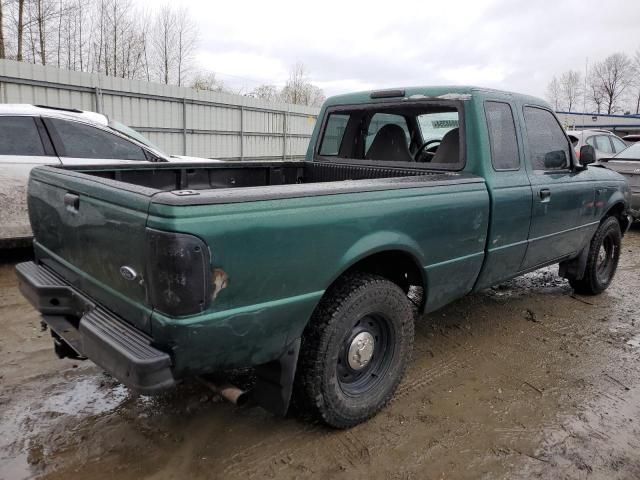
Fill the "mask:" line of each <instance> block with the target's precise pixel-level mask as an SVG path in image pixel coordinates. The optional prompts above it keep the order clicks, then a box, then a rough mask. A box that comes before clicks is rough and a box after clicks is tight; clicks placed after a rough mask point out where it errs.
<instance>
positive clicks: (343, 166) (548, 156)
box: [17, 87, 630, 428]
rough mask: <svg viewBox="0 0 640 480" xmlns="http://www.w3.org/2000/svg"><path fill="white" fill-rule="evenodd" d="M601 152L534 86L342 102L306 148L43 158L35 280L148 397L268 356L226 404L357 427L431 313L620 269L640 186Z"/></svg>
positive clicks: (61, 330) (22, 268) (40, 298)
mask: <svg viewBox="0 0 640 480" xmlns="http://www.w3.org/2000/svg"><path fill="white" fill-rule="evenodd" d="M594 160H595V152H594V151H593V147H591V146H589V145H585V146H583V147H582V149H581V152H580V162H578V160H577V158H576V155H575V152H574V151H573V148H572V145H571V142H570V140H569V139H568V137H567V135H566V134H565V132H564V130H563V129H562V126H561V125H560V123H559V122H558V120H557V118H556V116H555V114H554V113H553V111H552V110H551V108H550V107H549V106H548V105H547V104H546V103H545V102H544V101H542V100H539V99H537V98H534V97H530V96H526V95H520V94H515V93H508V92H502V91H495V90H487V89H481V88H473V87H414V88H405V89H396V90H381V91H372V92H361V93H355V94H349V95H342V96H336V97H333V98H330V99H328V100H327V101H326V102H325V104H324V105H323V107H322V109H321V112H320V115H319V117H318V121H317V124H316V126H315V130H314V132H313V136H312V138H311V141H310V144H309V147H308V151H307V155H306V160H305V161H303V162H266V163H264V162H263V163H239V162H236V163H221V164H196V163H194V164H188V163H184V164H170V163H128V164H122V163H121V164H114V165H89V166H81V165H73V166H66V165H60V166H38V167H36V168H34V169H33V170H32V171H31V175H30V179H29V186H28V207H29V215H30V222H31V226H32V229H33V233H34V242H33V245H34V249H35V260H34V261H33V262H27V263H22V264H19V265H18V266H17V273H18V277H19V280H20V288H21V291H22V292H23V294H24V295H25V296H26V298H28V299H29V300H30V301H31V303H32V304H33V305H34V306H35V308H37V309H38V310H39V311H40V312H41V313H42V319H43V322H44V324H45V325H46V326H48V327H49V329H50V330H51V333H52V336H53V342H54V346H55V351H56V352H57V353H58V355H59V356H61V357H65V356H66V357H72V358H83V359H84V358H88V359H90V360H92V361H93V362H95V363H96V364H97V365H99V366H101V367H102V368H104V369H105V370H106V371H108V372H109V373H110V374H111V375H113V376H114V377H115V378H117V379H118V380H119V381H121V382H122V383H124V384H125V385H127V386H128V387H130V388H131V389H133V390H135V391H137V392H141V393H146V394H149V393H154V392H159V391H162V390H165V389H167V388H171V387H173V386H174V385H176V383H178V382H180V381H182V380H184V379H186V378H188V377H202V376H206V375H208V374H212V373H214V374H217V375H220V374H221V373H222V374H224V373H225V372H228V371H233V370H236V369H243V368H249V367H253V368H254V369H255V378H256V380H255V386H254V387H253V389H252V390H251V391H249V392H245V393H242V392H241V394H237V395H234V394H233V391H234V389H233V387H226V388H223V389H221V391H223V393H224V392H226V393H227V398H230V397H231V398H233V399H234V400H236V401H239V399H240V398H244V399H246V398H249V399H250V400H251V401H252V402H254V403H257V404H259V405H262V406H264V407H265V408H267V409H269V410H270V411H273V412H276V413H280V414H284V413H285V412H286V411H287V409H288V407H289V403H290V401H291V400H292V399H293V401H294V402H295V403H296V405H297V406H299V408H300V409H301V410H302V411H304V412H307V413H308V414H311V415H312V416H314V417H315V418H317V419H320V420H322V421H324V422H325V423H326V424H328V425H331V426H333V427H336V428H346V427H350V426H353V425H356V424H358V423H360V422H363V421H365V420H367V419H368V418H370V417H372V416H373V415H375V414H376V413H377V412H379V411H380V410H381V409H382V408H383V407H384V406H385V405H386V404H387V403H388V402H389V400H390V399H391V398H392V396H393V394H394V391H395V390H396V388H397V386H398V384H399V383H400V381H401V379H402V376H403V372H404V371H405V368H406V365H407V362H408V360H409V358H410V354H411V350H412V343H413V335H414V321H416V319H417V318H420V316H421V315H422V314H425V313H426V314H428V313H429V312H432V311H434V310H436V309H439V308H441V307H442V306H444V305H446V304H448V303H450V302H451V301H453V300H455V299H458V298H460V297H462V296H464V295H465V294H467V293H470V292H473V291H477V290H480V289H484V288H487V287H489V286H491V285H495V284H498V283H500V282H504V281H506V280H509V279H511V278H513V277H516V276H518V275H522V274H524V273H527V272H530V271H532V270H535V269H538V268H541V267H544V266H547V265H552V264H559V272H560V275H561V276H563V277H564V278H566V279H567V280H568V281H569V283H570V284H571V286H572V287H573V289H574V290H575V291H576V292H578V293H580V294H586V295H593V294H598V293H600V292H602V291H603V290H605V289H606V288H607V287H608V286H609V285H610V284H611V281H612V279H613V277H614V274H615V271H616V267H617V264H618V258H619V255H620V252H621V239H622V236H623V235H624V233H625V232H626V230H627V228H628V227H629V224H630V219H629V216H628V208H629V199H630V192H629V187H628V185H627V183H626V181H625V180H624V178H623V177H622V176H621V175H620V174H618V173H616V172H614V171H611V170H609V169H607V168H604V167H599V166H595V165H590V164H592V163H593V162H594ZM427 319H428V316H427ZM229 392H231V394H229Z"/></svg>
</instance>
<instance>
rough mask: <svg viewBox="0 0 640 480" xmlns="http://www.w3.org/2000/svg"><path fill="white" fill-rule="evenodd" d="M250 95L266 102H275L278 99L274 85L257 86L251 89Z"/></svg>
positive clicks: (278, 95) (278, 94)
mask: <svg viewBox="0 0 640 480" xmlns="http://www.w3.org/2000/svg"><path fill="white" fill-rule="evenodd" d="M250 95H251V96H252V97H255V98H259V99H261V100H266V101H267V102H276V101H278V100H279V99H280V92H278V88H277V87H276V86H275V85H259V86H258V87H256V88H254V89H253V91H252V92H251V93H250Z"/></svg>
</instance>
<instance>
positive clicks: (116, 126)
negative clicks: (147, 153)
mask: <svg viewBox="0 0 640 480" xmlns="http://www.w3.org/2000/svg"><path fill="white" fill-rule="evenodd" d="M109 127H110V128H112V129H113V130H115V131H116V132H119V133H122V134H124V135H126V136H127V137H130V138H133V139H134V140H137V141H138V142H140V143H142V144H143V145H146V146H147V147H149V148H153V149H154V150H156V151H157V152H159V153H163V152H162V150H161V149H160V147H158V146H157V145H155V144H153V143H151V142H150V141H149V139H148V138H147V137H145V136H144V135H142V134H141V133H140V132H136V131H135V130H134V129H133V128H130V127H127V126H126V125H124V124H122V123H120V122H117V121H115V120H109ZM163 155H164V153H163Z"/></svg>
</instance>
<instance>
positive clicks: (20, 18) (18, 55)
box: [16, 0, 24, 62]
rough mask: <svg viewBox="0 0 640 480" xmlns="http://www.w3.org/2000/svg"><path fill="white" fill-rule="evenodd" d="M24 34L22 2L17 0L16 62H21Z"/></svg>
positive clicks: (22, 0)
mask: <svg viewBox="0 0 640 480" xmlns="http://www.w3.org/2000/svg"><path fill="white" fill-rule="evenodd" d="M23 33H24V0H18V28H17V32H16V35H17V37H18V39H17V40H18V45H17V52H16V60H18V61H19V62H20V61H22V35H23Z"/></svg>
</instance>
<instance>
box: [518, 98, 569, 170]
mask: <svg viewBox="0 0 640 480" xmlns="http://www.w3.org/2000/svg"><path fill="white" fill-rule="evenodd" d="M524 122H525V125H526V129H527V150H528V153H529V161H530V162H531V166H532V167H533V169H534V170H564V169H567V168H569V166H570V165H571V163H570V162H571V160H570V159H571V154H570V151H569V142H568V141H567V138H566V137H565V135H564V131H563V130H562V127H560V124H559V123H558V121H557V120H556V118H555V117H554V116H553V114H552V113H551V112H549V111H548V110H545V109H543V108H537V107H524Z"/></svg>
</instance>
